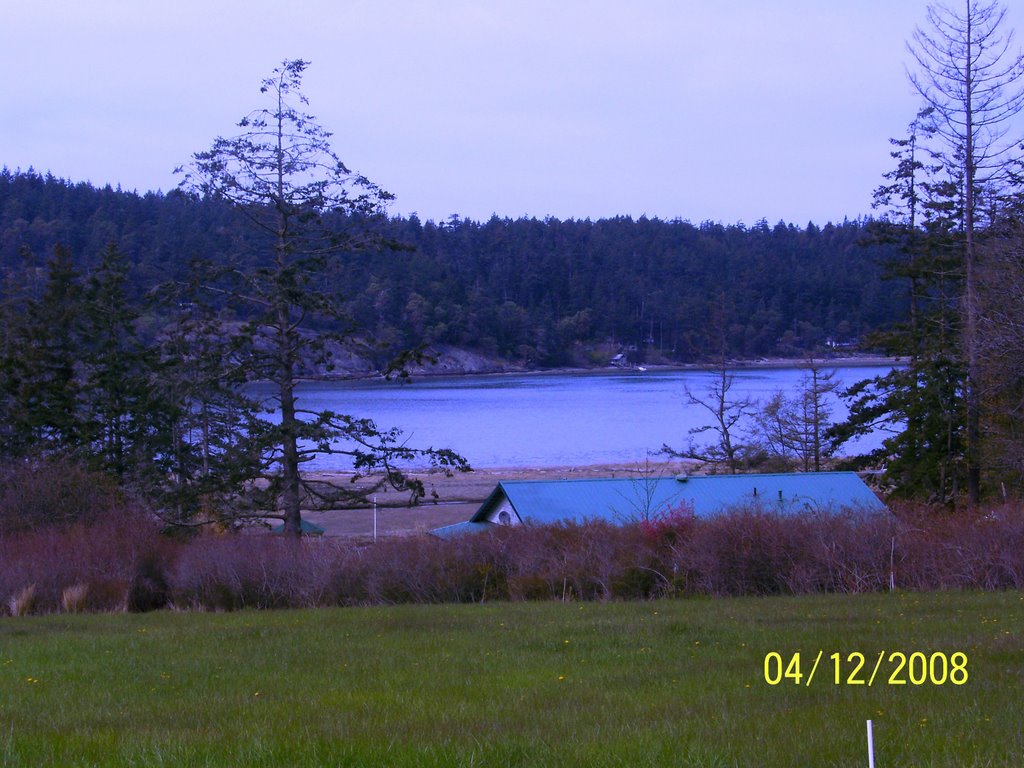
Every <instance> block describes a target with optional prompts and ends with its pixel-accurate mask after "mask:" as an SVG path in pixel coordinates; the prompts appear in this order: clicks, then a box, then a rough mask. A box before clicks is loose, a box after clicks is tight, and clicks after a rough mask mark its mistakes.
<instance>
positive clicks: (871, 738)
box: [868, 720, 875, 768]
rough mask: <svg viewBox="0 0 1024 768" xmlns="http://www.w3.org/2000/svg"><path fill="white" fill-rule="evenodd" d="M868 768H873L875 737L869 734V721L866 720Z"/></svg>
mask: <svg viewBox="0 0 1024 768" xmlns="http://www.w3.org/2000/svg"><path fill="white" fill-rule="evenodd" d="M868 768H875V737H874V735H873V734H872V732H871V721H870V720H868Z"/></svg>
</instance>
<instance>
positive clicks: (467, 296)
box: [0, 169, 905, 366]
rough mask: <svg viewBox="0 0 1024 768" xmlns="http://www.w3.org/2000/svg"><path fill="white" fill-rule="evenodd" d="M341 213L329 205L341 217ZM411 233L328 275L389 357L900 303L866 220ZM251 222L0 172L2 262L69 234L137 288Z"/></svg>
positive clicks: (867, 324)
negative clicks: (119, 265) (110, 250)
mask: <svg viewBox="0 0 1024 768" xmlns="http://www.w3.org/2000/svg"><path fill="white" fill-rule="evenodd" d="M343 224H344V222H339V226H341V225H343ZM385 229H386V234H387V235H388V236H389V238H390V239H392V240H394V241H396V242H399V243H401V244H403V245H404V246H407V248H405V249H393V250H389V251H387V252H384V253H357V254H352V255H351V256H349V257H346V258H344V259H343V260H342V263H341V264H340V269H338V270H337V271H336V272H335V273H334V277H333V278H332V279H333V280H335V281H336V284H335V285H333V286H330V287H332V288H334V289H336V290H338V291H339V292H341V293H342V295H343V296H344V297H345V299H346V302H347V306H348V307H349V310H350V312H351V314H352V316H353V318H354V319H355V321H356V323H357V325H358V327H359V329H360V333H361V334H364V336H365V337H366V338H370V339H373V340H374V341H376V342H379V343H380V345H381V350H382V351H381V355H382V358H383V357H384V356H386V355H389V354H392V353H393V352H395V351H397V350H399V349H401V348H403V347H408V346H416V345H419V344H422V343H427V344H431V345H450V346H455V347H462V348H466V349H471V350H475V351H478V352H481V353H484V354H487V355H494V356H499V357H502V358H506V359H508V360H513V361H516V362H518V363H522V364H526V365H530V366H555V365H565V364H582V365H587V364H600V363H604V362H607V360H608V359H609V358H610V356H611V355H613V354H616V353H619V352H622V353H625V354H627V355H628V357H629V358H630V359H631V360H633V361H637V362H639V361H644V360H646V361H666V362H667V361H678V362H686V361H693V360H699V359H702V358H706V357H709V356H714V355H718V354H719V353H720V352H721V343H722V337H723V335H724V340H725V345H726V353H727V354H728V355H729V356H732V357H758V356H773V355H799V354H802V353H805V352H808V351H812V350H817V351H820V350H821V349H822V348H823V347H824V345H825V344H826V343H828V342H834V343H838V344H842V345H844V346H847V347H849V346H856V345H857V344H858V343H859V342H860V341H861V340H862V339H863V338H864V336H865V335H866V334H867V333H868V332H870V331H872V330H876V329H879V328H881V327H883V326H886V325H888V324H890V323H892V322H893V321H895V320H896V319H898V318H899V317H901V316H902V314H903V312H904V306H905V299H904V291H903V289H901V288H900V287H899V286H898V285H896V284H894V283H891V282H885V281H883V280H882V279H881V267H880V264H881V263H882V262H883V261H884V260H885V259H886V258H887V257H889V256H890V255H891V254H890V253H889V252H888V250H887V246H882V245H871V246H865V245H864V244H863V242H862V241H864V240H865V238H866V226H865V224H864V223H862V222H843V223H842V224H839V225H833V224H827V225H825V226H823V227H818V226H815V225H814V224H808V225H807V226H806V227H802V228H801V227H797V226H794V225H791V224H789V225H787V224H784V223H781V222H780V223H778V224H776V225H774V226H771V225H769V224H768V223H767V222H763V221H762V222H758V223H757V224H755V225H753V226H750V227H747V226H743V225H728V226H724V225H721V224H712V223H704V224H701V225H693V224H691V223H689V222H687V221H678V220H677V221H662V220H659V219H647V218H640V219H638V220H634V219H631V218H628V217H620V218H614V219H605V220H598V221H591V220H567V221H560V220H558V219H551V218H549V219H544V220H538V219H534V218H530V219H526V218H521V219H507V218H506V219H501V218H497V217H492V218H491V219H490V220H489V221H486V222H476V221H470V220H466V219H459V218H457V217H452V218H451V219H450V220H448V221H445V222H441V223H435V222H433V221H427V222H422V221H420V220H419V219H417V218H416V217H415V216H413V217H410V218H392V219H390V220H389V221H388V222H387V223H386V224H385ZM251 238H252V233H251V230H249V229H248V228H247V227H246V226H245V222H244V221H243V220H242V216H241V215H240V214H239V213H238V212H237V211H236V210H233V209H231V208H229V207H228V206H227V205H225V204H221V203H218V202H215V201H213V200H210V199H204V200H199V199H197V198H195V197H189V196H186V195H184V194H182V193H180V192H177V191H174V192H171V193H169V194H162V193H146V194H144V195H140V194H137V193H134V192H124V191H121V190H114V189H111V188H110V187H106V188H102V189H97V188H95V187H92V186H91V185H89V184H87V183H72V182H69V181H65V180H62V179H58V178H55V177H53V176H49V175H48V176H45V177H44V176H41V175H39V174H36V173H34V172H32V171H29V172H25V173H23V172H12V171H9V170H7V169H4V170H3V172H2V173H0V265H2V266H3V269H4V271H5V273H6V274H7V275H8V276H10V275H13V274H14V273H15V272H17V273H18V274H25V272H24V271H23V268H24V267H25V266H27V265H28V266H30V265H31V264H32V263H33V261H34V263H36V264H38V265H39V266H40V267H41V266H42V265H43V264H44V263H45V261H46V259H47V258H48V256H49V254H50V253H51V252H52V249H53V247H54V246H55V245H56V244H58V243H61V244H64V245H66V246H67V247H68V248H69V249H70V251H71V253H72V256H73V258H74V260H75V263H76V265H77V267H78V268H79V269H81V270H83V271H86V272H88V271H90V270H92V269H94V268H95V267H96V265H97V264H98V263H99V259H100V257H101V254H102V253H103V251H104V249H105V248H106V246H107V245H108V244H110V243H111V242H115V243H117V245H118V246H119V248H120V250H121V251H122V252H123V253H124V254H125V255H126V257H127V258H128V260H129V261H130V262H131V264H132V270H131V273H130V275H129V288H130V293H132V294H133V295H134V296H136V297H138V296H140V295H141V294H142V293H143V292H144V291H146V290H148V289H149V288H151V287H153V286H154V285H157V284H159V283H161V282H164V281H166V280H168V279H169V278H178V279H182V278H184V277H185V276H186V274H187V272H188V266H189V262H190V260H191V259H193V258H197V257H202V258H207V259H210V260H212V261H214V262H225V261H241V262H245V261H248V260H250V259H251V258H253V257H252V254H253V253H254V252H255V250H256V249H254V248H252V247H251V246H252V243H251Z"/></svg>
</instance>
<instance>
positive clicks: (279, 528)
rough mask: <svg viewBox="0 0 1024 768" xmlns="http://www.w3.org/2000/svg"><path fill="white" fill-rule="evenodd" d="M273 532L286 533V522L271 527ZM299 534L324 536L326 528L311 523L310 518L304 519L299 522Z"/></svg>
mask: <svg viewBox="0 0 1024 768" xmlns="http://www.w3.org/2000/svg"><path fill="white" fill-rule="evenodd" d="M270 532H271V533H280V534H283V533H284V523H279V524H278V525H275V526H274V527H273V528H271V529H270ZM299 535H300V536H323V535H324V529H323V528H321V527H320V526H319V525H317V524H316V523H311V522H309V520H303V521H301V522H300V523H299Z"/></svg>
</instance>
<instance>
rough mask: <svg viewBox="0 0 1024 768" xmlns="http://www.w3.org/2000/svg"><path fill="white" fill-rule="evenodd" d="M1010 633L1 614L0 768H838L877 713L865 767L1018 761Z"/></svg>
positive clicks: (908, 601)
mask: <svg viewBox="0 0 1024 768" xmlns="http://www.w3.org/2000/svg"><path fill="white" fill-rule="evenodd" d="M1022 628H1024V595H1022V594H1020V593H986V594H967V593H955V594H950V593H941V594H920V595H916V594H895V595H871V596H859V597H811V598H772V599H730V600H675V601H661V602H651V603H604V604H595V603H586V604H580V603H566V604H563V603H541V604H538V603H533V604H529V603H517V604H487V605H469V606H400V607H389V608H372V609H337V610H316V611H281V612H259V613H258V612H241V613H233V614H184V613H158V614H148V615H142V616H133V615H101V616H96V615H93V616H44V617H32V618H19V619H11V618H8V619H3V620H0V692H2V694H0V765H11V766H20V765H54V766H56V765H68V766H86V765H102V766H107V765H110V766H115V765H116V766H127V765H147V766H153V765H156V766H163V765H166V766H170V765H174V766H220V765H224V766H228V765H232V766H235V765H253V766H256V765H260V766H267V765H281V766H285V765H288V766H294V765H332V766H333V765H341V766H381V765H389V766H481V765H486V766H734V765H735V766H812V765H813V766H839V765H844V766H851V765H867V751H866V739H865V721H866V720H867V719H872V720H873V722H874V732H875V739H876V758H877V764H878V765H879V766H885V767H886V768H889V767H891V766H932V765H934V766H953V765H955V766H1018V765H1020V764H1021V760H1022V755H1024V735H1022V729H1021V727H1020V709H1019V707H1020V702H1021V695H1022V691H1024V637H1022V634H1021V630H1022ZM798 651H799V652H800V653H801V668H800V670H799V672H800V674H801V675H802V677H801V678H800V680H799V682H796V680H795V677H796V672H797V671H798V670H797V669H796V668H795V667H793V666H791V665H790V662H791V660H792V658H793V655H794V653H796V652H798ZM819 651H822V658H821V661H820V663H819V666H818V668H817V670H816V671H815V674H814V677H813V679H812V680H811V681H810V685H808V684H807V683H808V676H809V673H810V671H811V666H812V665H813V663H814V660H815V659H816V658H817V655H818V652H819ZM773 652H775V653H778V654H779V657H778V658H779V659H781V660H782V661H783V664H782V666H780V667H776V666H775V664H774V659H775V658H776V657H774V656H769V664H768V669H767V673H768V676H769V677H770V678H772V679H773V680H774V679H775V678H781V679H780V682H778V684H776V685H770V684H769V683H768V682H766V679H765V677H766V665H765V658H766V656H768V655H769V654H771V653H773ZM858 652H859V653H863V654H864V656H865V658H866V664H865V665H864V667H863V668H860V669H855V667H856V666H857V664H856V662H857V658H856V657H851V656H850V654H854V653H858ZM880 652H884V655H883V657H882V658H883V661H882V663H881V668H880V669H879V671H878V672H877V673H876V674H875V676H874V677H875V679H874V682H873V683H872V684H871V685H868V678H869V677H871V676H872V675H871V672H872V668H873V667H874V666H875V663H876V660H877V659H878V658H880V657H879V653H880ZM833 653H837V654H839V656H838V657H837V658H838V659H839V661H838V664H839V667H840V669H839V680H840V682H839V684H836V676H835V668H834V667H835V664H836V663H837V662H836V661H834V659H833V657H832V656H831V654H833ZM894 653H903V654H905V655H906V656H907V657H908V659H909V657H911V656H912V655H913V654H915V653H918V654H921V656H915V657H914V658H915V659H918V662H917V663H916V666H915V665H914V662H913V660H911V661H910V663H908V665H907V666H905V667H904V668H903V669H902V670H900V669H898V667H899V663H898V657H896V658H894V659H893V660H892V661H890V659H891V658H893V657H892V654H894ZM955 653H961V654H964V657H962V659H961V657H957V658H956V659H954V658H953V655H954V654H955ZM921 658H924V659H925V660H926V661H928V662H930V663H931V664H932V668H931V670H930V671H928V670H927V667H925V668H924V669H925V670H926V671H925V673H924V675H925V680H924V681H923V682H922V681H921V674H922V673H921V670H922V667H921V663H920V659H921ZM942 659H945V662H944V664H945V666H943V663H940V661H941V660H942ZM961 660H963V661H964V662H965V663H964V664H961ZM942 669H945V675H944V682H941V683H938V682H937V681H938V679H939V678H940V677H941V676H940V674H939V673H940V672H942ZM787 670H788V671H789V673H790V676H789V677H787V676H786V672H787ZM900 679H902V680H905V681H906V682H905V684H902V685H899V684H894V681H897V680H900ZM858 680H860V681H863V682H862V683H861V684H857V681H858ZM915 681H917V682H916V684H915ZM957 682H959V683H961V684H956V683H957Z"/></svg>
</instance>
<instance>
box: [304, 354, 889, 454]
mask: <svg viewBox="0 0 1024 768" xmlns="http://www.w3.org/2000/svg"><path fill="white" fill-rule="evenodd" d="M889 370H890V368H889V367H851V368H836V369H835V371H836V378H837V379H838V380H840V381H841V382H843V383H844V384H847V385H848V384H851V383H853V382H855V381H859V380H860V379H865V378H870V377H872V376H876V375H880V374H883V373H886V372H887V371H889ZM733 373H734V375H735V382H734V385H733V389H732V390H731V391H730V396H732V395H733V394H735V395H736V396H737V397H743V396H749V397H751V398H753V399H755V400H762V401H764V400H767V399H768V398H769V397H770V396H771V395H772V394H773V393H774V392H776V391H777V390H783V391H786V392H788V393H792V392H795V391H797V390H798V388H799V383H800V379H801V377H802V376H803V375H804V372H803V371H801V370H799V369H793V368H758V369H749V368H743V369H738V370H736V371H734V372H733ZM716 376H717V374H715V373H714V372H707V371H665V372H662V371H659V372H653V371H647V372H638V371H637V372H634V371H616V372H609V373H601V374H596V373H588V374H531V375H498V376H460V377H451V378H420V379H416V380H415V381H414V383H412V384H408V385H397V384H391V383H386V382H382V381H378V380H373V381H342V382H312V383H304V384H303V385H302V386H301V388H300V391H299V394H300V398H301V405H302V407H304V408H308V409H313V410H322V409H330V410H334V411H336V412H338V413H348V414H352V415H354V416H359V417H366V418H371V419H373V420H374V421H376V422H377V425H378V426H379V427H382V428H385V427H399V428H401V429H402V430H403V431H404V432H405V435H406V436H407V437H408V442H409V444H410V445H413V446H416V447H428V446H433V447H436V448H452V449H454V450H456V451H458V452H459V453H461V454H462V455H463V456H465V457H466V458H467V459H468V460H469V461H470V463H471V464H472V465H473V466H474V467H481V468H482V467H546V466H562V465H586V464H602V463H636V462H643V461H644V459H645V458H647V457H648V455H649V453H650V452H656V451H658V450H659V449H660V448H661V447H662V445H664V444H666V443H667V444H668V445H670V446H673V447H677V448H683V447H684V446H685V445H686V443H687V439H688V437H689V434H688V432H689V430H690V429H692V428H694V427H700V426H702V425H704V424H708V423H710V414H709V413H708V412H707V411H706V410H705V409H703V408H701V407H700V406H695V405H688V404H687V402H686V394H685V389H686V387H689V389H690V390H691V391H692V392H693V393H694V394H695V395H697V396H698V397H701V398H702V399H703V398H704V396H705V394H706V392H707V390H708V388H709V387H710V386H712V384H713V383H714V380H715V378H716ZM830 397H831V400H832V404H833V408H834V411H833V420H841V419H842V418H844V417H845V415H846V408H845V407H844V405H843V404H842V402H841V401H840V400H839V399H838V397H836V396H830ZM703 437H705V436H697V439H698V440H699V439H701V438H703ZM881 439H882V436H880V435H878V436H875V437H873V438H868V439H866V440H862V441H861V442H860V443H859V444H857V445H852V446H849V445H848V446H847V447H846V448H845V449H844V453H858V452H861V451H862V450H866V449H868V448H870V447H874V446H875V445H877V444H878V443H879V442H880V441H881ZM309 466H310V468H315V469H342V468H347V465H346V464H345V462H344V457H337V456H323V457H320V458H318V459H317V460H316V461H315V462H313V463H312V464H311V465H309Z"/></svg>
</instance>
